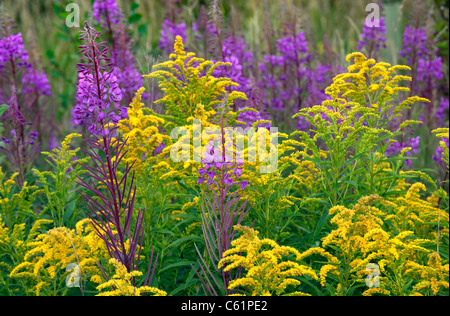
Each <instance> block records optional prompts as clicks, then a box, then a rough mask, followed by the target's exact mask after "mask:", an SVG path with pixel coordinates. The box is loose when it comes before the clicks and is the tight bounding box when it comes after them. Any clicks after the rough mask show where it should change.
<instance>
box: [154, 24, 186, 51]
mask: <svg viewBox="0 0 450 316" xmlns="http://www.w3.org/2000/svg"><path fill="white" fill-rule="evenodd" d="M177 36H181V38H182V40H183V42H186V23H180V24H176V23H175V22H172V21H170V20H168V19H165V20H164V23H163V25H162V30H161V36H160V38H159V42H158V47H159V49H160V50H161V51H163V52H165V53H168V54H170V53H171V52H172V48H173V42H174V41H175V38H176V37H177Z"/></svg>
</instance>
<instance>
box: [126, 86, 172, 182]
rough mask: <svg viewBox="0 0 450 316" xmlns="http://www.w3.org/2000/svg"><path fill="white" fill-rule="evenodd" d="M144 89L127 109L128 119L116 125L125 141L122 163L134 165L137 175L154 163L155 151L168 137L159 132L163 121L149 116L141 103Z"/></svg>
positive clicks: (148, 112)
mask: <svg viewBox="0 0 450 316" xmlns="http://www.w3.org/2000/svg"><path fill="white" fill-rule="evenodd" d="M144 91H145V89H144V88H140V89H139V90H138V91H137V92H136V96H135V97H134V99H133V101H132V102H131V104H130V106H129V108H128V117H127V118H125V119H123V120H121V121H120V122H119V123H118V125H117V126H118V128H119V131H120V132H121V133H122V134H123V138H124V139H126V140H127V142H126V149H127V150H128V152H127V154H126V155H125V157H124V159H123V162H124V163H130V164H131V163H134V169H135V170H136V171H137V175H139V174H141V173H142V172H143V170H145V168H147V167H148V165H149V164H151V163H152V162H154V159H155V157H154V156H155V149H156V148H157V147H158V146H159V145H160V144H161V143H162V142H163V141H164V140H167V139H170V138H169V136H167V135H164V134H162V133H161V132H160V131H159V126H160V125H163V124H164V122H165V121H164V119H163V118H160V117H158V116H156V115H152V114H151V110H150V109H148V108H146V107H144V104H143V103H142V102H141V99H142V94H143V93H144Z"/></svg>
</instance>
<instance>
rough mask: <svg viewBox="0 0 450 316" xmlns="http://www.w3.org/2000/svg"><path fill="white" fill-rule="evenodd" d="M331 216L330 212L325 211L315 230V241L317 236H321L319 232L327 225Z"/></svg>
mask: <svg viewBox="0 0 450 316" xmlns="http://www.w3.org/2000/svg"><path fill="white" fill-rule="evenodd" d="M329 217H330V214H329V213H328V211H325V212H324V213H323V214H322V216H321V217H320V219H319V222H318V223H317V226H316V229H315V230H314V235H313V238H314V241H316V240H317V237H319V234H320V233H321V231H322V228H323V226H324V225H325V223H326V222H327V221H328V218H329Z"/></svg>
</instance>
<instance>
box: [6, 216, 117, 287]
mask: <svg viewBox="0 0 450 316" xmlns="http://www.w3.org/2000/svg"><path fill="white" fill-rule="evenodd" d="M37 223H38V222H37ZM35 225H36V224H35ZM36 230H37V228H36V229H34V230H32V232H34V231H36ZM26 247H27V249H28V251H27V252H26V254H25V256H24V258H23V262H22V263H20V264H18V265H17V266H16V267H15V268H14V269H13V270H12V271H11V273H10V277H11V278H25V279H29V280H35V282H39V283H37V285H36V291H39V289H40V288H42V287H43V286H44V285H46V286H49V285H51V284H54V282H57V284H59V283H60V281H61V279H62V278H63V277H65V276H66V268H67V267H68V266H69V265H70V264H75V265H77V266H78V267H79V271H80V276H81V278H82V279H83V280H84V281H85V282H86V281H91V282H98V281H99V275H100V274H101V271H100V269H99V267H98V265H97V261H98V260H100V259H104V258H109V254H108V252H107V250H106V246H105V244H104V242H103V240H102V239H100V238H99V237H98V235H97V233H96V231H95V229H94V227H93V226H92V224H91V222H90V219H85V220H82V221H80V222H78V223H77V224H76V229H68V228H66V227H57V228H53V229H50V230H49V231H48V232H47V233H46V234H39V235H37V236H35V235H34V234H32V233H31V232H30V234H29V237H28V240H27V242H26ZM64 286H65V285H63V287H64ZM57 290H58V289H53V291H57Z"/></svg>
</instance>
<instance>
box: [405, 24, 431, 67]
mask: <svg viewBox="0 0 450 316" xmlns="http://www.w3.org/2000/svg"><path fill="white" fill-rule="evenodd" d="M427 41H428V39H427V29H426V27H423V28H413V27H412V26H411V25H407V26H406V27H405V31H404V33H403V46H402V50H401V51H400V55H401V56H402V57H405V58H407V59H408V63H409V64H414V62H415V59H419V58H422V57H425V56H427V55H428V49H427Z"/></svg>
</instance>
